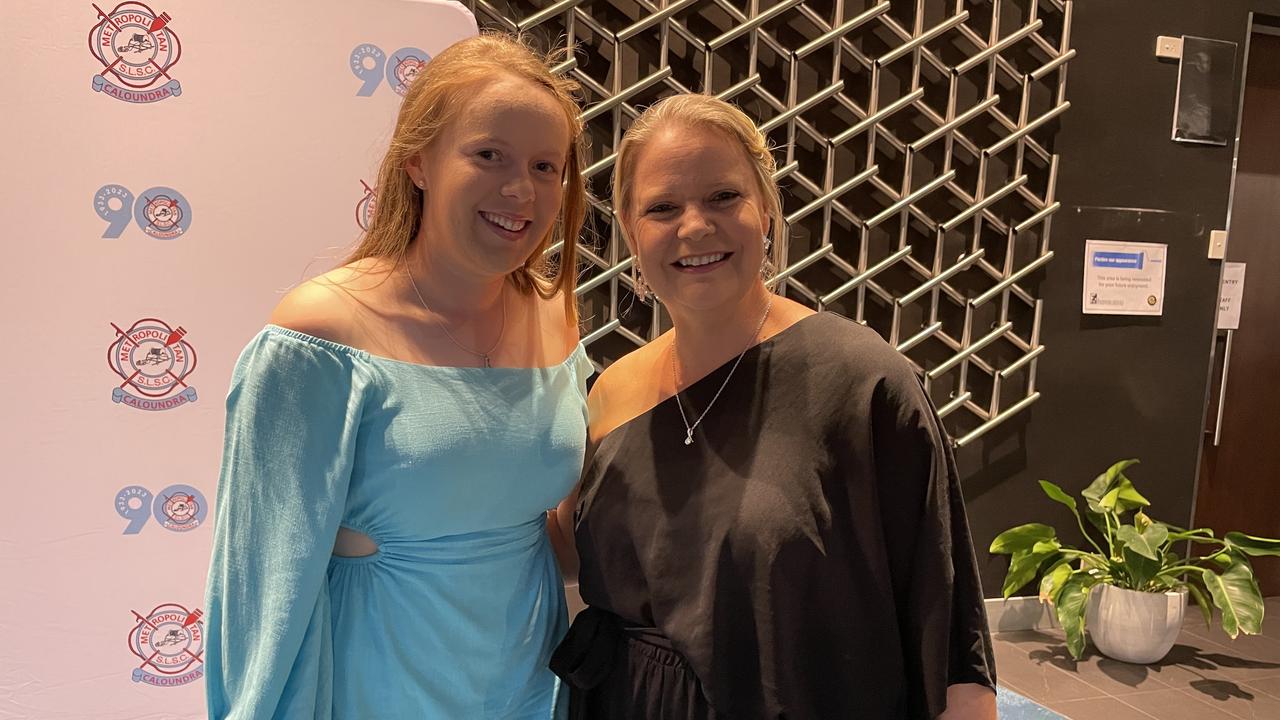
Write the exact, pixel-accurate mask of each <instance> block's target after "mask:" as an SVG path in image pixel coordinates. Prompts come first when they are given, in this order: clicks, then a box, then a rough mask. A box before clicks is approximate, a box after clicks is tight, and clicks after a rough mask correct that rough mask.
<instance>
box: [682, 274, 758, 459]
mask: <svg viewBox="0 0 1280 720" xmlns="http://www.w3.org/2000/svg"><path fill="white" fill-rule="evenodd" d="M772 309H773V294H772V293H770V295H769V303H768V304H767V305H765V306H764V315H761V316H760V324H759V325H756V331H755V332H754V333H752V334H751V339H750V340H748V341H747V346H746V347H745V348H743V349H742V352H740V353H738V359H737V360H735V361H733V367H732V368H730V369H729V374H728V375H725V376H724V382H722V383H720V389H719V390H717V391H716V394H715V397H713V398H711V402H709V403H707V407H706V408H705V409H704V410H703V411H702V414H701V415H699V416H698V419H697V420H694V421H693V424H692V425H690V424H689V418H688V417H686V416H685V414H684V403H682V402H680V391H679V390H677V391H676V393H675V395H674V397H675V399H676V407H678V408H680V419H681V420H683V421H684V429H685V436H684V444H685V445H692V444H693V431H694V429H695V428H697V427H698V424H699V423H701V422H702V418H704V417H706V416H707V413H709V412H711V406H712V405H715V404H716V400H719V399H720V393H722V392H724V389H725V387H726V386H728V384H729V379H730V378H732V377H733V373H734V371H736V370H737V369H738V364H739V363H741V362H742V358H743V356H744V355H746V354H747V351H748V350H750V349H751V348H752V347H754V346H755V342H756V338H757V337H758V336H759V335H760V330H761V329H762V328H764V321H765V320H767V319H768V318H769V311H770V310H772ZM671 379H672V380H674V381H675V384H676V387H677V388H678V387H680V377H679V373H678V372H677V371H676V340H675V336H672V338H671Z"/></svg>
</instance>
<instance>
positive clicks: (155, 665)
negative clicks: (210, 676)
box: [129, 603, 204, 687]
mask: <svg viewBox="0 0 1280 720" xmlns="http://www.w3.org/2000/svg"><path fill="white" fill-rule="evenodd" d="M131 612H132V613H133V617H134V619H135V623H134V625H133V629H132V630H130V631H129V649H130V650H131V651H133V654H134V655H136V656H138V659H139V660H141V661H142V664H141V665H139V666H138V667H136V668H134V670H133V681H134V682H141V683H146V684H148V685H155V686H157V687H177V686H179V685H186V684H188V683H192V682H195V681H197V680H199V679H200V678H202V677H204V623H203V622H201V620H200V618H201V617H203V616H204V611H202V610H200V609H199V608H197V609H195V610H192V611H190V612H188V611H187V609H186V608H185V607H183V606H181V605H178V604H175V603H166V604H164V605H158V606H156V608H155V609H154V610H152V611H151V612H149V613H147V614H145V615H144V614H142V613H140V612H138V611H137V610H133V611H131Z"/></svg>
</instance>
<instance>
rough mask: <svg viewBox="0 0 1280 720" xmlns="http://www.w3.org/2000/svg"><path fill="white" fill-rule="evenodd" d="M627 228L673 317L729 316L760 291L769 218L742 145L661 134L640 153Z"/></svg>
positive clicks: (701, 134)
mask: <svg viewBox="0 0 1280 720" xmlns="http://www.w3.org/2000/svg"><path fill="white" fill-rule="evenodd" d="M628 182H630V183H631V185H632V188H631V189H630V192H629V193H628V194H629V196H630V203H629V207H627V208H625V209H624V210H623V218H622V220H623V225H624V226H625V227H626V230H627V236H628V239H629V240H630V244H631V247H632V250H633V251H634V252H635V253H636V255H637V258H638V261H639V264H640V271H641V272H642V273H643V274H644V277H645V280H646V282H648V284H649V286H650V287H651V288H652V289H653V292H654V294H656V295H657V296H658V297H659V298H661V300H662V302H663V304H664V305H666V306H667V307H668V308H670V309H671V310H672V311H673V312H679V311H681V310H685V311H695V312H696V311H707V310H722V311H730V312H731V311H732V309H733V308H734V307H736V305H737V304H739V303H740V302H741V301H742V300H743V298H745V297H746V296H747V295H748V293H750V292H751V291H752V290H754V289H757V287H762V280H761V277H760V267H761V265H762V263H763V262H764V258H765V252H764V240H763V236H764V235H765V233H767V232H768V230H769V215H768V212H767V210H766V209H765V203H764V202H763V201H762V198H761V194H760V190H759V187H758V182H757V180H756V177H755V171H754V167H753V166H752V164H751V161H750V159H749V158H748V156H747V154H746V152H745V151H744V150H743V148H742V146H741V144H740V143H739V142H737V141H736V140H735V139H732V138H730V137H726V136H725V135H724V134H723V133H721V132H718V131H716V130H714V129H712V128H708V127H703V126H692V127H691V126H688V125H685V124H680V123H672V124H668V125H667V126H666V127H662V128H659V129H658V130H657V131H656V132H655V133H654V135H653V136H652V137H651V138H650V139H649V140H648V141H647V142H646V143H645V144H644V146H643V147H642V148H640V149H639V150H638V154H637V156H636V158H635V166H634V170H633V171H632V172H631V177H630V178H628Z"/></svg>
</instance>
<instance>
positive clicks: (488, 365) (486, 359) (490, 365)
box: [481, 355, 493, 368]
mask: <svg viewBox="0 0 1280 720" xmlns="http://www.w3.org/2000/svg"><path fill="white" fill-rule="evenodd" d="M481 357H483V358H484V366H485V367H487V368H491V367H493V363H491V362H489V356H488V355H482V356H481Z"/></svg>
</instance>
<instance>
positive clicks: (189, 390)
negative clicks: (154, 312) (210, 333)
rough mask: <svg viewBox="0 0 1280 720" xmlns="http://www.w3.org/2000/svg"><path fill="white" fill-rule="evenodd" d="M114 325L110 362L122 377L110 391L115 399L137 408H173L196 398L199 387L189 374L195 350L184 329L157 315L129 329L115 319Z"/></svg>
mask: <svg viewBox="0 0 1280 720" xmlns="http://www.w3.org/2000/svg"><path fill="white" fill-rule="evenodd" d="M111 327H112V328H115V331H116V339H115V341H114V342H112V343H111V345H110V346H109V347H108V348H107V365H108V367H110V368H111V369H112V370H113V371H114V372H115V373H116V374H117V375H119V376H120V378H121V379H122V380H123V382H121V383H120V385H119V386H117V387H116V388H114V389H113V390H112V391H111V400H112V401H113V402H117V403H123V404H125V405H128V406H129V407H131V408H135V409H138V410H171V409H173V408H176V407H178V406H179V405H185V404H187V403H189V402H195V400H196V389H195V388H193V387H191V386H190V385H188V384H187V377H188V376H189V375H191V373H192V372H193V371H194V370H195V369H196V351H195V349H194V348H192V347H191V345H190V344H189V343H188V342H187V341H186V339H185V338H186V335H187V331H186V330H185V329H183V328H182V327H181V326H179V327H178V328H171V327H169V324H168V323H166V322H165V321H163V320H157V319H156V318H143V319H141V320H139V321H137V322H135V323H134V324H133V325H132V326H131V327H130V328H129V329H128V330H122V329H120V326H119V325H116V324H115V323H111ZM127 388H132V389H133V390H134V392H136V393H137V394H136V395H135V394H134V393H132V392H129V390H128V389H127Z"/></svg>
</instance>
